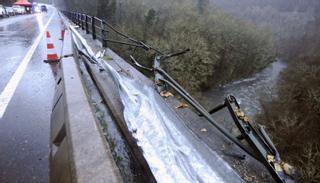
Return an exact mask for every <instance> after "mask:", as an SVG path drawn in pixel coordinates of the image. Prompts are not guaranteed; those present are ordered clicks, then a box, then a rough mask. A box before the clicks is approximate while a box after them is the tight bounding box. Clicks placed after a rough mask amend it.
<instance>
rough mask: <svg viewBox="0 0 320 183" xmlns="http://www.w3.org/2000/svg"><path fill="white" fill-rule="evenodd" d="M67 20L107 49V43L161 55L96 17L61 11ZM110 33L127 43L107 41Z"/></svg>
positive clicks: (154, 49)
mask: <svg viewBox="0 0 320 183" xmlns="http://www.w3.org/2000/svg"><path fill="white" fill-rule="evenodd" d="M61 12H62V13H63V14H64V15H65V16H66V17H67V18H69V20H71V21H72V22H73V23H75V24H76V25H78V26H79V27H81V29H82V30H85V31H86V33H87V34H91V35H92V38H93V39H98V40H100V41H101V43H102V46H103V47H105V48H106V47H107V46H108V43H115V44H122V45H127V46H133V47H138V48H142V49H144V50H146V51H150V50H152V51H155V52H157V53H158V54H163V53H162V52H161V51H159V50H158V49H156V48H154V47H152V46H150V45H148V44H146V43H144V42H142V41H139V40H136V39H134V38H132V37H130V36H128V35H126V34H125V33H122V32H120V31H119V30H117V29H116V28H115V27H113V26H112V25H111V24H109V23H108V22H106V21H104V20H101V19H100V18H98V17H95V16H90V15H87V14H83V13H77V12H69V11H61ZM110 31H112V32H114V33H115V34H117V35H118V36H120V37H122V38H123V39H125V40H127V41H122V40H121V41H120V40H113V39H109V37H110V36H108V34H109V33H110Z"/></svg>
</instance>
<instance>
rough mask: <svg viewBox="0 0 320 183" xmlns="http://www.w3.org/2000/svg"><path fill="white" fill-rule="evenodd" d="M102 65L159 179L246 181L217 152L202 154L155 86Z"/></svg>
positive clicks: (82, 46) (87, 49) (83, 43)
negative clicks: (114, 84)
mask: <svg viewBox="0 0 320 183" xmlns="http://www.w3.org/2000/svg"><path fill="white" fill-rule="evenodd" d="M74 31H75V30H74ZM75 32H76V31H75ZM79 37H80V39H79ZM73 39H74V42H75V43H76V46H77V47H78V49H81V50H83V51H85V52H87V54H88V55H90V56H93V54H92V53H93V52H92V50H91V49H90V47H89V46H88V45H87V43H86V41H85V40H83V39H81V36H79V35H77V34H75V35H73ZM95 60H97V61H99V59H97V58H95ZM101 66H103V67H104V69H105V70H106V71H107V72H110V74H111V75H112V77H113V80H114V82H115V83H116V84H117V86H118V89H119V94H120V98H121V101H122V104H123V106H124V118H125V121H126V123H127V126H128V128H129V131H130V132H131V133H132V135H133V137H134V138H136V140H137V143H138V146H140V147H141V149H142V151H143V156H144V157H145V159H146V161H147V162H148V165H149V167H150V169H151V171H152V173H153V174H154V177H155V179H156V180H157V182H165V183H169V182H219V183H220V182H243V181H242V179H241V178H240V177H239V175H238V174H236V173H235V172H234V170H233V169H232V168H231V167H230V166H229V165H228V164H227V163H226V162H224V161H223V160H222V159H221V158H220V157H219V156H218V155H217V154H216V153H215V152H213V151H210V150H209V149H208V148H207V147H202V148H203V149H206V150H205V151H206V153H207V156H206V157H204V156H203V154H204V153H203V151H202V152H201V150H200V149H201V148H198V147H197V146H196V145H195V143H194V142H195V141H197V140H195V136H193V135H191V132H190V131H189V130H187V129H186V127H185V126H183V125H182V122H181V121H180V123H179V124H180V125H179V124H178V122H179V120H181V119H180V118H179V117H178V116H177V114H176V113H175V112H174V111H173V110H170V109H169V108H168V107H167V106H165V105H164V104H163V101H161V98H160V97H159V96H157V95H158V94H157V93H156V92H155V90H154V89H153V88H152V87H150V86H148V85H142V84H141V83H139V82H137V81H136V80H134V79H132V78H129V77H127V76H125V75H120V74H119V73H118V72H116V71H115V70H114V69H113V67H112V66H110V65H109V64H107V63H105V62H104V63H103V64H99V67H101ZM201 145H203V146H205V145H204V144H201ZM208 151H209V153H208ZM208 154H209V155H208ZM208 156H209V158H208Z"/></svg>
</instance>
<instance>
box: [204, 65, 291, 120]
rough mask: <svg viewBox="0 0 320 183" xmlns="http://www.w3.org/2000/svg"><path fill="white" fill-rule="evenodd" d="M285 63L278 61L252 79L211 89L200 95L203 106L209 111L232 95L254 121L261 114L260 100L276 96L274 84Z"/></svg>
mask: <svg viewBox="0 0 320 183" xmlns="http://www.w3.org/2000/svg"><path fill="white" fill-rule="evenodd" d="M285 68H286V63H284V62H283V61H281V60H278V61H276V62H274V63H272V64H270V66H269V67H267V68H266V69H264V70H263V71H261V72H259V73H257V74H255V75H254V76H253V77H250V78H246V79H241V80H238V81H234V82H232V83H229V84H226V85H224V86H221V87H218V88H214V89H211V90H209V91H206V92H204V93H203V94H202V99H201V101H202V103H203V105H204V106H205V107H206V108H208V109H211V108H213V107H214V106H216V105H218V104H221V103H223V101H224V98H225V97H226V96H228V95H233V96H235V97H236V98H237V100H238V102H239V103H240V106H241V108H242V110H243V111H245V113H246V114H247V115H248V116H250V117H251V118H253V119H254V117H255V115H256V114H258V113H259V112H261V105H260V99H261V98H262V97H263V98H266V97H271V96H274V95H276V91H277V89H276V87H275V86H276V83H277V81H278V79H279V75H280V73H281V71H282V70H283V69H285Z"/></svg>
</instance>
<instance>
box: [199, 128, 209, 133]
mask: <svg viewBox="0 0 320 183" xmlns="http://www.w3.org/2000/svg"><path fill="white" fill-rule="evenodd" d="M200 131H201V132H207V131H208V130H207V129H205V128H202V129H201V130H200Z"/></svg>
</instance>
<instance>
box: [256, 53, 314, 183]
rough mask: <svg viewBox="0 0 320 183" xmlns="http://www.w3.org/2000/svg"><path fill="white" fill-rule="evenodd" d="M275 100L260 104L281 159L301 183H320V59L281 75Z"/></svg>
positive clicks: (300, 61) (307, 60) (302, 60)
mask: <svg viewBox="0 0 320 183" xmlns="http://www.w3.org/2000/svg"><path fill="white" fill-rule="evenodd" d="M278 87H279V89H278V90H279V91H278V96H277V97H276V98H274V99H273V100H271V101H265V102H263V103H262V106H263V113H262V114H261V115H260V116H259V121H261V122H264V123H265V125H266V126H267V127H268V131H269V132H271V133H272V137H273V140H274V141H275V143H276V145H277V147H278V149H279V151H280V154H281V155H282V158H283V159H284V160H286V161H287V162H290V163H292V164H293V165H294V166H296V167H298V168H299V169H300V172H301V174H302V177H301V178H302V179H301V182H320V144H319V142H320V136H319V134H320V56H311V57H304V58H300V59H298V60H297V61H295V62H294V63H292V64H291V65H290V66H289V67H288V69H286V70H285V71H284V73H283V74H282V77H281V81H280V82H279V84H278Z"/></svg>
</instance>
